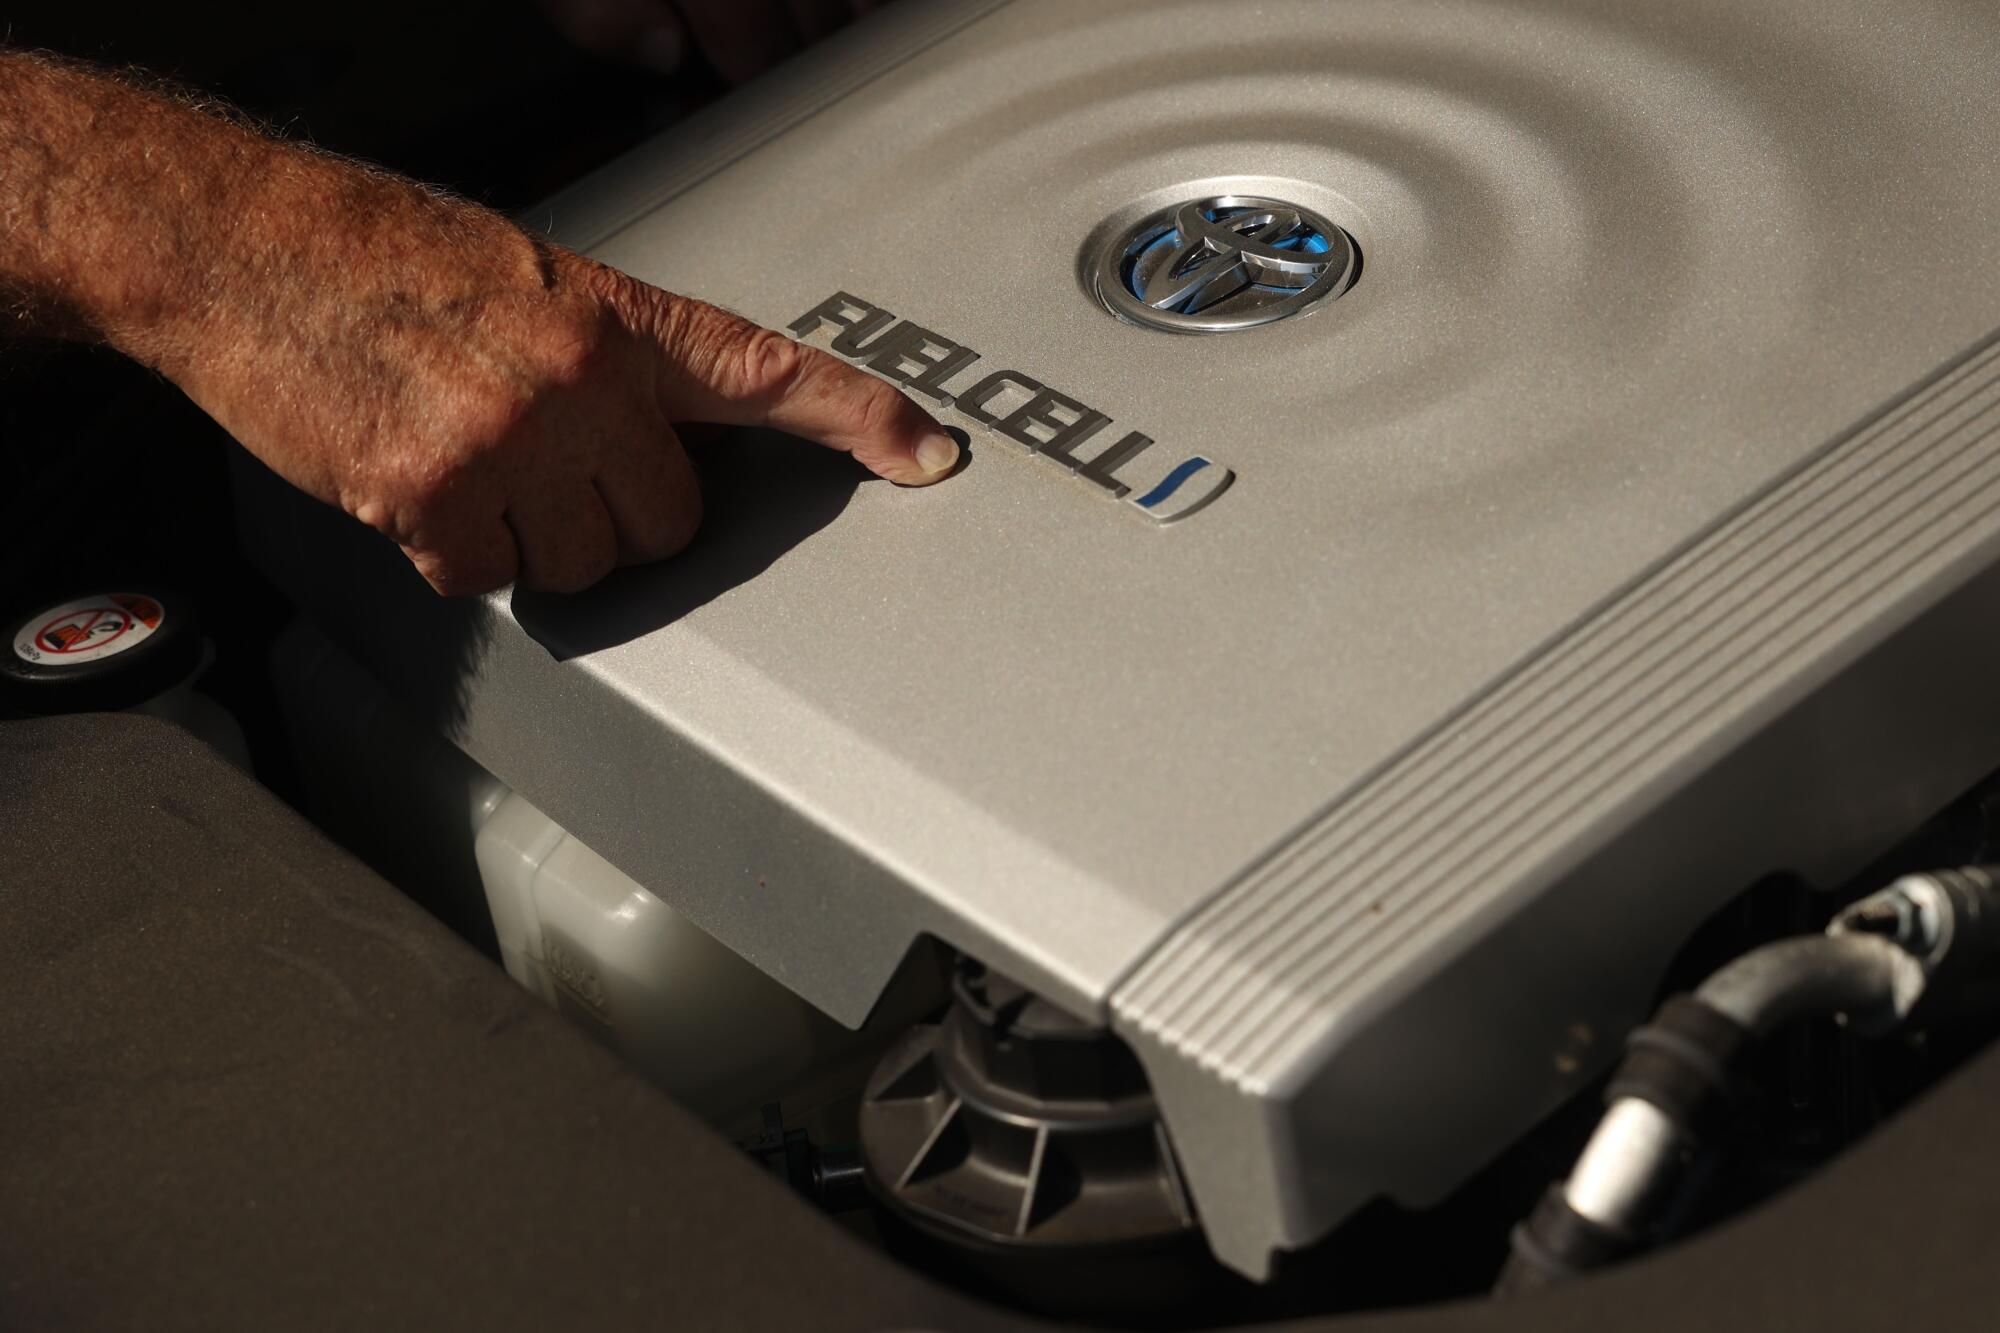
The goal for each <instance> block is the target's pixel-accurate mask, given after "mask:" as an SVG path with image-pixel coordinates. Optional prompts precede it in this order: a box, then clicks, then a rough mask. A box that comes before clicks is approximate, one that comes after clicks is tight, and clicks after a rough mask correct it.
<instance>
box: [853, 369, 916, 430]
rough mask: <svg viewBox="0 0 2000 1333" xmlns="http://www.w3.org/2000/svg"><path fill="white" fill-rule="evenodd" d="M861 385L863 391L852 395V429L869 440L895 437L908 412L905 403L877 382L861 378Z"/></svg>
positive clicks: (869, 378) (906, 401) (884, 385)
mask: <svg viewBox="0 0 2000 1333" xmlns="http://www.w3.org/2000/svg"><path fill="white" fill-rule="evenodd" d="M861 382H862V384H863V385H864V386H866V387H864V388H862V389H861V390H860V391H859V392H858V393H857V394H856V395H855V404H854V426H855V429H856V430H857V431H858V432H859V433H861V434H863V435H867V436H871V437H884V436H890V435H895V434H897V433H899V432H900V431H901V430H902V428H903V426H904V423H905V420H906V414H907V413H908V411H909V408H910V402H909V400H908V399H906V398H904V397H903V395H902V394H900V393H898V392H896V390H894V389H892V388H890V387H889V386H888V385H886V384H884V383H882V382H881V381H880V380H878V379H873V378H871V377H869V376H866V375H864V376H862V377H861Z"/></svg>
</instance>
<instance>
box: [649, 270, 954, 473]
mask: <svg viewBox="0 0 2000 1333" xmlns="http://www.w3.org/2000/svg"><path fill="white" fill-rule="evenodd" d="M666 301H667V304H666V306H665V307H664V309H663V311H662V315H661V319H660V321H659V325H658V327H657V328H656V329H655V330H654V337H655V339H656V340H657V341H658V343H659V345H660V350H661V352H662V354H663V360H664V366H663V373H662V376H661V390H660V397H661V406H662V408H663V409H665V411H666V413H667V419H668V420H669V421H713V422H718V423H720V424H722V425H727V426H770V427H773V428H775V429H778V430H782V431H786V432H789V433H790V434H793V435H798V436H802V437H804V438H805V439H808V440H813V441H815V442H817V443H819V444H823V445H825V446H827V447H828V448H830V449H838V450H841V451H842V452H843V453H850V454H853V455H854V457H855V458H856V459H858V460H860V462H861V463H862V464H863V465H865V466H866V467H867V468H868V469H869V470H870V471H872V472H874V473H875V474H876V475H877V476H881V477H887V478H888V479H889V480H890V481H896V482H901V483H903V484H904V485H906V486H922V485H928V484H929V483H931V482H934V481H938V480H940V479H942V478H943V477H944V476H945V475H946V474H948V473H949V472H950V471H951V470H952V468H953V467H955V466H956V465H957V463H958V442H957V441H956V440H954V439H952V437H951V436H950V435H947V434H946V433H945V431H944V428H943V427H942V426H940V425H938V423H937V422H936V421H934V420H933V419H932V418H931V416H930V414H929V413H927V412H925V411H924V410H923V409H922V408H920V407H918V406H917V405H916V404H915V403H913V402H911V401H910V400H909V399H908V398H906V397H905V396H904V395H903V394H902V393H901V392H900V391H898V390H897V389H895V388H894V387H893V386H891V385H889V384H885V383H884V382H883V381H881V380H878V379H876V378H875V377H874V376H872V375H867V374H864V373H862V372H861V371H859V370H856V369H854V368H853V367H852V366H849V365H846V364H844V363H842V362H841V361H838V360H836V359H835V358H833V357H831V356H829V355H827V354H826V353H825V352H822V351H820V350H819V349H818V348H816V347H807V346H805V345H804V344H802V343H798V342H794V341H793V340H792V339H790V338H787V337H786V336H785V335H784V334H782V333H777V332H774V331H773V330H771V329H767V328H763V327H761V326H759V325H756V324H752V323H751V322H750V321H749V320H746V319H742V318H739V317H738V316H736V315H732V314H730V313H729V312H728V311H726V310H720V309H717V308H716V307H715V306H712V305H709V304H707V303H706V302H703V301H695V300H690V299H689V298H687V297H684V296H667V297H666Z"/></svg>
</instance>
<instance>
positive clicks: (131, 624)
mask: <svg viewBox="0 0 2000 1333" xmlns="http://www.w3.org/2000/svg"><path fill="white" fill-rule="evenodd" d="M200 663H201V633H200V631H199V629H198V628H197V627H196V625H195V623H194V618H193V616H192V615H190V614H189V613H188V610H187V607H186V604H185V602H184V601H182V600H180V599H178V598H176V597H174V596H173V595H171V594H168V593H164V592H161V591H158V590H155V589H147V590H143V591H119V592H85V593H80V594H78V595H76V596H73V597H68V598H62V599H51V600H49V601H46V602H44V603H42V604H41V605H40V606H38V607H35V608H34V609H33V610H31V611H30V612H29V613H27V614H25V615H17V616H15V617H14V618H12V619H10V620H9V621H8V622H7V624H6V629H5V631H4V637H0V700H4V705H5V707H6V708H7V709H8V710H9V711H12V712H17V713H30V714H35V715H39V716H43V717H48V716H53V715H55V714H58V713H86V712H105V711H110V710H115V709H120V708H131V707H134V706H136V705H138V704H142V703H144V702H146V701H147V700H148V699H151V698H153V697H154V696H156V695H158V694H161V693H163V692H165V691H167V690H169V689H172V688H173V687H174V686H176V685H178V684H180V683H181V682H182V681H184V680H186V679H187V678H188V676H189V675H190V674H191V673H192V672H193V671H194V669H195V668H196V667H197V666H198V665H200Z"/></svg>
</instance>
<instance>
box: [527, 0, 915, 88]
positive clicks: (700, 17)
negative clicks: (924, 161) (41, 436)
mask: <svg viewBox="0 0 2000 1333" xmlns="http://www.w3.org/2000/svg"><path fill="white" fill-rule="evenodd" d="M539 3H540V5H541V9H542V12H543V13H544V14H545V15H547V16H548V19H549V21H550V22H551V23H553V24H554V25H555V26H556V29H557V30H558V31H559V32H561V33H562V34H563V36H565V37H567V38H568V39H569V40H570V41H571V42H573V43H575V44H576V45H577V46H579V47H581V48H583V49H584V50H586V51H589V52H591V53H592V54H594V55H598V56H602V57H604V58H605V59H607V60H615V61H619V62H621V63H625V64H634V65H644V66H646V67H647V68H649V69H653V70H657V71H658V72H660V73H662V74H671V73H674V72H675V71H676V70H678V69H679V68H680V67H681V65H682V64H683V62H684V61H685V60H686V57H687V53H688V51H689V50H690V49H694V50H697V51H699V52H700V53H701V54H702V55H703V56H705V57H707V59H708V62H709V63H710V64H711V65H713V66H714V67H715V70H716V72H717V73H718V74H720V75H722V77H723V78H725V79H727V80H728V81H729V82H730V83H742V82H744V81H745V80H747V79H749V78H750V77H751V76H753V75H756V74H760V73H762V72H763V71H764V70H766V69H768V68H770V67H771V66H772V65H775V64H777V63H778V62H779V61H781V60H783V59H784V58H785V57H787V56H789V55H792V54H794V53H796V52H797V51H799V50H800V49H801V48H803V47H806V46H810V45H811V44H812V43H814V42H816V41H818V40H819V39H820V38H822V37H825V36H826V35H827V34H828V33H831V32H833V31H834V30H835V29H836V28H839V27H841V26H842V25H843V24H846V23H848V22H851V21H852V20H853V19H855V18H858V17H859V16H860V15H862V14H865V13H867V12H868V11H869V10H871V9H875V8H878V7H879V6H880V5H881V4H882V3H884V0H539Z"/></svg>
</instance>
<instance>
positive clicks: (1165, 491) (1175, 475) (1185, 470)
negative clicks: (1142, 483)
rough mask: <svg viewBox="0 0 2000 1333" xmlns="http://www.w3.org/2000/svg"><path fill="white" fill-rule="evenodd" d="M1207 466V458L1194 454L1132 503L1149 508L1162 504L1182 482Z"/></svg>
mask: <svg viewBox="0 0 2000 1333" xmlns="http://www.w3.org/2000/svg"><path fill="white" fill-rule="evenodd" d="M1207 466H1208V460H1207V459H1206V458H1203V457H1202V456H1201V455H1200V454H1196V455H1195V456H1194V457H1193V458H1190V459H1188V460H1187V461H1186V462H1185V463H1182V464H1181V465H1180V466H1179V467H1177V468H1175V469H1174V470H1173V471H1172V472H1169V473H1168V474H1167V475H1166V476H1164V477H1162V478H1160V484H1159V485H1157V486H1155V487H1154V488H1153V489H1152V490H1150V491H1147V492H1146V493H1145V494H1144V495H1142V496H1140V497H1139V498H1138V499H1136V500H1134V501H1133V502H1132V503H1133V504H1135V505H1138V506H1139V507H1140V508H1141V509H1151V508H1153V507H1154V506H1156V505H1160V504H1164V503H1165V502H1166V501H1168V500H1170V499H1172V498H1173V494H1174V492H1175V491H1177V490H1179V489H1180V488H1181V484H1182V483H1183V482H1185V481H1186V480H1187V479H1188V478H1189V477H1192V476H1193V475H1194V474H1195V473H1197V472H1199V471H1201V470H1202V469H1203V468H1205V467H1207Z"/></svg>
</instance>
